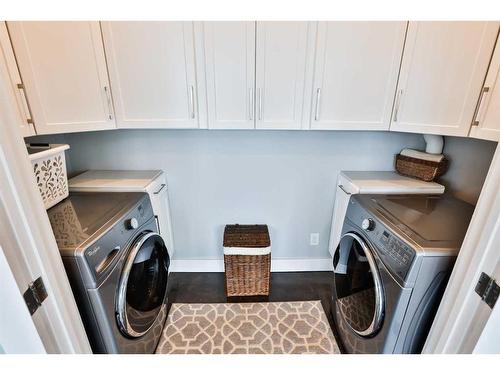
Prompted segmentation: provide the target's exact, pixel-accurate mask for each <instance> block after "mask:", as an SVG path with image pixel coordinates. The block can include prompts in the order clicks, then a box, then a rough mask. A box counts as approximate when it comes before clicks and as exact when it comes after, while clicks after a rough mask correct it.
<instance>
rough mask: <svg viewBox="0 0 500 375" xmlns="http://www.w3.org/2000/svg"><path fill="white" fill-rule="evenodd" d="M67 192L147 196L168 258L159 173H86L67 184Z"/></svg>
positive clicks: (163, 183) (170, 241)
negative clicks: (122, 193) (138, 193)
mask: <svg viewBox="0 0 500 375" xmlns="http://www.w3.org/2000/svg"><path fill="white" fill-rule="evenodd" d="M68 185H69V191H70V192H144V193H147V194H148V195H149V199H150V200H151V205H152V207H153V212H154V216H155V219H156V221H157V225H158V229H159V234H160V235H161V236H162V237H163V238H164V239H165V242H166V245H167V249H168V253H169V255H170V258H172V256H173V254H174V238H173V234H172V220H171V217H170V204H169V199H168V186H167V178H166V176H165V173H163V171H161V170H136V171H134V170H89V171H86V172H84V173H82V174H79V175H78V176H75V177H73V178H71V179H70V180H69V181H68Z"/></svg>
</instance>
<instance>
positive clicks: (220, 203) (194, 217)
mask: <svg viewBox="0 0 500 375" xmlns="http://www.w3.org/2000/svg"><path fill="white" fill-rule="evenodd" d="M63 140H65V141H66V142H67V143H69V144H70V145H71V149H70V151H69V159H70V160H69V162H70V168H71V171H72V172H73V173H75V172H79V171H83V170H86V169H163V170H164V171H165V172H166V173H167V178H168V187H169V196H170V204H171V210H172V212H171V214H172V221H173V232H174V240H175V244H176V258H177V259H204V258H207V259H213V258H220V257H221V242H222V231H223V227H224V224H226V223H267V224H268V225H269V226H270V231H271V238H272V242H273V243H272V245H273V257H276V258H327V257H328V256H329V255H328V251H327V246H328V237H329V231H330V223H331V214H332V209H333V201H334V194H335V192H334V186H335V180H336V177H337V174H338V172H339V171H340V170H390V169H392V168H393V160H394V155H395V154H396V153H398V152H399V151H400V150H401V148H403V147H422V145H423V140H422V137H421V136H418V135H414V134H404V133H388V132H300V131H295V132H293V131H274V132H273V131H203V130H119V131H110V132H94V133H78V134H68V135H66V136H64V139H63ZM313 232H317V233H320V244H319V246H310V245H309V234H310V233H313Z"/></svg>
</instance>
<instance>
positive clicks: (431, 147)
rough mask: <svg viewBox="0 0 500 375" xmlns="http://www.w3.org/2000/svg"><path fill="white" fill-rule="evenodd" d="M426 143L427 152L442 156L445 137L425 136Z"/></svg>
mask: <svg viewBox="0 0 500 375" xmlns="http://www.w3.org/2000/svg"><path fill="white" fill-rule="evenodd" d="M424 140H425V143H426V147H425V152H427V153H428V154H442V153H443V144H444V140H443V136H442V135H434V134H424Z"/></svg>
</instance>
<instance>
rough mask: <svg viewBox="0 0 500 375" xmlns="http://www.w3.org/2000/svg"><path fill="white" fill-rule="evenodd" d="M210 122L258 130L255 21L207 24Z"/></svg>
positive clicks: (215, 124)
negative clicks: (256, 118) (256, 116)
mask: <svg viewBox="0 0 500 375" xmlns="http://www.w3.org/2000/svg"><path fill="white" fill-rule="evenodd" d="M203 34H204V42H205V67H206V78H207V102H208V122H209V125H208V126H209V128H212V129H252V128H254V127H255V120H254V119H255V106H254V103H255V22H204V23H203Z"/></svg>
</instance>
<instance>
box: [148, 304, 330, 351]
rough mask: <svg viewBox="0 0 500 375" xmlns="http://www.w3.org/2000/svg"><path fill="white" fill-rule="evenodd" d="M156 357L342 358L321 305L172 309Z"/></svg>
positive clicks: (191, 305)
mask: <svg viewBox="0 0 500 375" xmlns="http://www.w3.org/2000/svg"><path fill="white" fill-rule="evenodd" d="M156 352H157V353H160V354H166V353H172V354H194V353H200V354H232V353H234V354H278V353H290V354H300V353H311V354H313V353H314V354H315V353H331V354H333V353H335V354H337V353H340V351H339V348H338V346H337V343H336V342H335V338H334V337H333V333H332V331H331V329H330V325H329V324H328V320H327V317H326V315H325V312H324V311H323V307H322V306H321V302H320V301H300V302H261V303H220V304H173V305H172V308H171V310H170V312H169V315H168V318H167V322H166V323H165V328H164V330H163V333H162V337H161V338H160V343H159V344H158V348H157V349H156Z"/></svg>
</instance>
